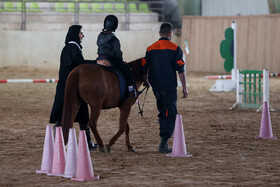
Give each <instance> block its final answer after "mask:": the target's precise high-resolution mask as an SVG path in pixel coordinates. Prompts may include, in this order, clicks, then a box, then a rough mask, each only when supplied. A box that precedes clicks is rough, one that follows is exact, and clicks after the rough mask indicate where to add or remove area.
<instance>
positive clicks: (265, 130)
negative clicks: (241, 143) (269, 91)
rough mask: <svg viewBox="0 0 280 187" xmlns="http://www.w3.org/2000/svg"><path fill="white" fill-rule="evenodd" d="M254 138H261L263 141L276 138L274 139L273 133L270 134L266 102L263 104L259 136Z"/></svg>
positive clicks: (270, 127) (270, 128)
mask: <svg viewBox="0 0 280 187" xmlns="http://www.w3.org/2000/svg"><path fill="white" fill-rule="evenodd" d="M256 138H263V139H276V138H277V137H274V136H273V133H272V126H271V121H270V113H269V106H268V103H267V101H265V102H263V111H262V120H261V126H260V133H259V136H256Z"/></svg>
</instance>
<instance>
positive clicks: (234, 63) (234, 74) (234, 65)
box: [231, 21, 237, 80]
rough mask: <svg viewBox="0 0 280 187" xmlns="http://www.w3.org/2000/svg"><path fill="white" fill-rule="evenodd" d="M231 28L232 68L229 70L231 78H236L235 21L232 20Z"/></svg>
mask: <svg viewBox="0 0 280 187" xmlns="http://www.w3.org/2000/svg"><path fill="white" fill-rule="evenodd" d="M231 28H232V29H233V69H232V70H231V80H236V68H237V67H236V65H237V62H236V59H237V58H236V49H237V46H236V44H237V41H236V22H235V21H232V23H231Z"/></svg>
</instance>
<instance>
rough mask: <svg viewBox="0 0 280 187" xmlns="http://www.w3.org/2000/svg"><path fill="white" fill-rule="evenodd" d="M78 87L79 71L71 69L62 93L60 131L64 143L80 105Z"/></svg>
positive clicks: (66, 140)
mask: <svg viewBox="0 0 280 187" xmlns="http://www.w3.org/2000/svg"><path fill="white" fill-rule="evenodd" d="M78 89H79V73H78V72H77V71H72V72H71V73H70V74H69V76H68V78H67V81H66V87H65V93H64V105H63V115H62V131H63V137H64V143H65V144H67V142H68V133H69V129H70V128H72V127H73V122H74V119H75V116H76V114H77V110H78V107H79V105H80V101H79V95H78V92H79V90H78Z"/></svg>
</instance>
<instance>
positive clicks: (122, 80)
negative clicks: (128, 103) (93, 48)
mask: <svg viewBox="0 0 280 187" xmlns="http://www.w3.org/2000/svg"><path fill="white" fill-rule="evenodd" d="M97 65H98V66H100V67H102V68H103V69H105V70H107V71H110V72H113V73H115V74H116V75H117V77H118V79H119V84H120V96H121V98H125V97H126V87H127V85H126V80H125V78H124V76H123V74H122V73H121V71H120V70H118V69H117V68H116V67H114V66H110V67H107V66H102V65H99V64H97Z"/></svg>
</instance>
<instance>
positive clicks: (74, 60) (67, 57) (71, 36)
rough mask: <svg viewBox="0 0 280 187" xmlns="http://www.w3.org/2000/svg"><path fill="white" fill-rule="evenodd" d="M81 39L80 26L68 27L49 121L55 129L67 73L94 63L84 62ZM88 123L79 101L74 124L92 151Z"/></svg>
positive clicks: (81, 30)
mask: <svg viewBox="0 0 280 187" xmlns="http://www.w3.org/2000/svg"><path fill="white" fill-rule="evenodd" d="M83 38H84V33H83V29H82V26H81V25H72V26H71V27H69V30H68V33H67V35H66V39H65V46H64V48H63V50H62V52H61V56H60V67H59V80H58V83H57V86H56V94H55V98H54V104H53V108H52V111H51V115H50V121H49V122H50V123H55V124H56V125H55V127H57V126H61V120H62V113H63V102H64V91H65V84H66V79H67V77H68V75H69V73H70V72H71V71H72V70H73V69H74V68H75V67H77V66H78V65H80V64H84V63H95V61H92V60H85V59H84V57H83V54H82V45H81V43H82V40H83ZM88 121H89V112H88V105H87V103H85V102H84V101H83V100H81V106H80V108H79V111H78V113H77V115H76V119H75V122H78V123H79V125H80V129H81V130H85V131H86V136H87V141H88V145H89V148H90V149H94V148H96V147H97V145H96V144H94V143H92V142H91V137H90V131H89V126H88Z"/></svg>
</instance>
